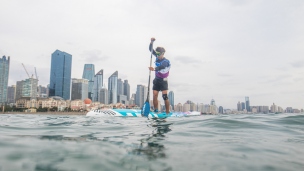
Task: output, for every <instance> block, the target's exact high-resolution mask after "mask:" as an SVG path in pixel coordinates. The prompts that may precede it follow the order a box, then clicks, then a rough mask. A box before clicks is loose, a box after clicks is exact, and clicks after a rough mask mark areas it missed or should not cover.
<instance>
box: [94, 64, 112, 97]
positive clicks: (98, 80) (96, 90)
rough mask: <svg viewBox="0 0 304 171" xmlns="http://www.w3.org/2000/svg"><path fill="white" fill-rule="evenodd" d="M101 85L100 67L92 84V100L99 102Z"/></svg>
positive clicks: (101, 74) (101, 73)
mask: <svg viewBox="0 0 304 171" xmlns="http://www.w3.org/2000/svg"><path fill="white" fill-rule="evenodd" d="M102 86H103V70H102V69H101V70H100V71H98V73H97V74H96V75H95V76H94V85H93V99H92V101H93V102H100V98H99V97H100V95H99V93H100V90H101V89H102ZM107 99H108V98H107Z"/></svg>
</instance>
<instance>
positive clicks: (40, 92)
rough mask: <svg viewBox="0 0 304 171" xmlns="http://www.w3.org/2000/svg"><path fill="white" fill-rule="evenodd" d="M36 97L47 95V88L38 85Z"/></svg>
mask: <svg viewBox="0 0 304 171" xmlns="http://www.w3.org/2000/svg"><path fill="white" fill-rule="evenodd" d="M38 97H48V88H47V87H44V86H42V85H39V86H38Z"/></svg>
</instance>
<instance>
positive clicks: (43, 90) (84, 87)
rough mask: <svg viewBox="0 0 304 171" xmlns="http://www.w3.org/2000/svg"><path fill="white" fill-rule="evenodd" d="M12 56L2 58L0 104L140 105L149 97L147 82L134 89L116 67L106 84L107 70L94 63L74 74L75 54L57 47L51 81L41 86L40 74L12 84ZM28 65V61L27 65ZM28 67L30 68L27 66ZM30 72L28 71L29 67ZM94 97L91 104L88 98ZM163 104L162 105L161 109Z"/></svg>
mask: <svg viewBox="0 0 304 171" xmlns="http://www.w3.org/2000/svg"><path fill="white" fill-rule="evenodd" d="M9 66H10V57H6V56H3V57H2V58H1V59H0V67H1V68H0V69H1V72H0V105H3V104H8V105H11V106H16V107H17V108H44V107H45V108H52V107H55V106H56V105H57V106H56V107H57V108H58V110H64V109H66V108H70V109H72V110H74V109H75V110H76V109H81V110H82V109H88V108H105V107H109V108H115V107H120V108H140V107H142V106H143V104H144V101H145V100H146V98H147V91H148V88H147V86H144V85H137V88H136V92H135V93H132V94H131V93H130V84H129V82H128V80H122V79H120V78H119V76H118V71H115V72H114V73H113V74H112V75H111V76H110V77H109V78H108V85H107V87H106V86H105V84H104V71H103V69H100V70H99V71H98V72H97V73H95V66H94V64H84V68H83V75H82V78H71V72H72V55H71V54H69V53H66V52H62V51H60V50H56V51H55V52H53V53H52V55H51V70H50V83H49V84H48V85H47V87H44V86H41V85H39V86H38V81H39V80H38V77H37V75H36V77H33V76H31V77H30V76H29V75H28V78H26V79H25V80H21V81H17V82H16V85H11V86H8V79H9ZM23 66H24V65H23ZM24 69H25V71H26V68H25V67H24ZM26 73H27V71H26ZM87 99H89V100H90V105H88V104H86V103H85V100H87ZM169 101H170V105H171V108H172V109H173V108H174V93H173V91H170V92H169ZM160 109H161V106H160V105H159V110H160Z"/></svg>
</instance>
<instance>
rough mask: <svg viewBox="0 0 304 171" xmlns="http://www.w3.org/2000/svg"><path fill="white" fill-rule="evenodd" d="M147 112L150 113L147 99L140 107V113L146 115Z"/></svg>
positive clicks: (147, 114)
mask: <svg viewBox="0 0 304 171" xmlns="http://www.w3.org/2000/svg"><path fill="white" fill-rule="evenodd" d="M149 113H150V103H149V101H146V102H145V103H144V105H143V107H142V110H141V115H142V116H145V117H148V116H149Z"/></svg>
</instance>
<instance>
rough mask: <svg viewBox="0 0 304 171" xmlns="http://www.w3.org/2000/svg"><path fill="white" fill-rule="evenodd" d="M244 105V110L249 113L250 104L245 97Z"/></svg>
mask: <svg viewBox="0 0 304 171" xmlns="http://www.w3.org/2000/svg"><path fill="white" fill-rule="evenodd" d="M245 103H246V110H247V112H250V111H251V110H250V102H249V97H247V96H246V97H245Z"/></svg>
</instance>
